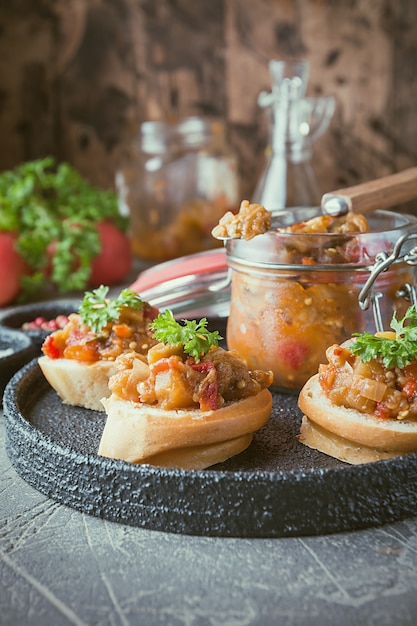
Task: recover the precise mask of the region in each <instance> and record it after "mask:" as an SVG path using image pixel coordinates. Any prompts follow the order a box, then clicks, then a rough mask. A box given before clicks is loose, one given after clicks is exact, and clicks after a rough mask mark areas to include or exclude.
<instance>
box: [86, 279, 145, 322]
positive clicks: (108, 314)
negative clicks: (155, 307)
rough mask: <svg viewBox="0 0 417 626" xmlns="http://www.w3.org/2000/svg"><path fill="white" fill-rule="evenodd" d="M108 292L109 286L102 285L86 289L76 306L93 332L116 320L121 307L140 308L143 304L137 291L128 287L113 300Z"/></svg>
mask: <svg viewBox="0 0 417 626" xmlns="http://www.w3.org/2000/svg"><path fill="white" fill-rule="evenodd" d="M108 292H109V288H108V287H106V286H104V285H100V287H97V289H94V290H93V291H86V292H85V294H84V298H83V300H82V302H81V304H80V306H79V308H78V313H79V314H80V316H81V319H82V321H83V323H84V324H86V325H87V326H89V327H90V328H91V330H92V331H93V332H95V333H99V332H100V331H101V329H102V328H104V326H106V325H107V324H108V323H109V322H115V321H116V320H118V319H119V317H120V312H121V310H122V308H123V307H125V306H128V307H131V308H133V309H141V308H143V306H144V304H145V303H144V301H143V300H142V299H141V298H140V296H138V294H137V293H134V292H133V291H130V290H129V289H123V290H122V291H121V293H120V295H118V296H117V298H114V299H113V300H111V299H109V298H108V297H107V294H108Z"/></svg>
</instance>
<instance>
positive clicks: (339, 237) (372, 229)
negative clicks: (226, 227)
mask: <svg viewBox="0 0 417 626" xmlns="http://www.w3.org/2000/svg"><path fill="white" fill-rule="evenodd" d="M314 214H316V215H317V208H304V207H303V208H299V209H298V208H295V209H294V208H293V209H291V211H288V212H282V214H281V215H279V216H278V215H275V216H274V224H273V225H274V226H276V222H277V221H278V225H280V226H284V228H279V229H278V230H276V229H275V228H272V227H271V229H270V230H268V231H267V232H265V233H263V234H260V235H257V236H256V237H254V238H253V239H251V240H244V239H230V240H228V241H227V242H226V251H227V261H228V266H229V269H230V274H231V301H230V315H229V318H228V322H227V344H228V348H229V349H235V350H237V351H238V352H239V354H240V355H241V356H242V357H243V358H244V359H246V361H247V363H248V365H249V367H250V368H252V369H258V368H260V369H267V370H272V372H273V374H274V382H273V385H274V386H275V387H278V388H281V389H284V390H294V391H297V390H299V389H300V388H301V387H302V386H303V384H304V383H305V382H306V381H307V380H308V378H310V377H311V376H312V375H313V374H316V373H317V370H318V366H319V364H320V363H324V362H325V351H326V349H327V348H328V347H329V346H331V345H332V344H334V343H338V344H340V343H342V342H343V341H345V340H347V339H350V337H351V336H352V334H353V333H356V332H363V331H365V330H366V331H369V332H375V330H377V329H376V327H375V310H374V309H372V307H368V308H362V307H360V306H359V295H360V294H361V291H362V290H363V288H364V285H365V284H366V283H367V281H368V279H369V276H370V272H371V270H372V267H373V265H374V263H375V258H376V257H377V255H378V254H379V255H381V254H382V255H385V256H386V255H390V254H391V252H392V250H393V248H394V246H395V244H396V242H397V241H398V240H399V238H400V237H402V236H403V235H405V234H406V233H408V232H410V231H416V229H417V224H416V222H417V218H416V217H414V216H411V215H404V214H399V213H394V212H390V211H375V212H374V213H373V214H372V216H369V217H368V218H367V219H368V223H369V232H357V233H337V234H336V233H319V232H302V231H301V230H297V229H295V230H294V232H284V231H285V224H287V223H288V224H289V223H295V222H298V223H302V222H303V221H304V220H309V219H310V218H312V217H313V215H314ZM413 283H414V274H413V269H412V267H410V264H409V263H407V262H406V261H405V260H404V257H403V256H401V257H399V258H398V259H396V260H395V262H394V263H392V265H391V266H390V267H389V268H387V269H386V271H384V272H382V273H381V274H380V275H379V276H378V278H377V279H376V281H375V284H374V285H373V288H374V293H378V312H379V315H380V319H381V320H382V324H383V325H384V327H385V328H387V329H388V328H389V323H390V321H391V319H392V314H393V311H394V310H396V311H397V315H398V316H400V315H403V314H404V313H405V311H406V309H407V308H408V306H410V302H409V301H407V299H406V298H404V289H403V287H404V285H410V284H413ZM379 296H380V297H379Z"/></svg>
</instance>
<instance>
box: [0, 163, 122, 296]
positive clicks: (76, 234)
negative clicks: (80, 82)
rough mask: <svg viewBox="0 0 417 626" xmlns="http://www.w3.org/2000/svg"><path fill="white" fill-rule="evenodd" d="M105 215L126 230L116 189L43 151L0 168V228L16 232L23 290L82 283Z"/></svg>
mask: <svg viewBox="0 0 417 626" xmlns="http://www.w3.org/2000/svg"><path fill="white" fill-rule="evenodd" d="M106 219H110V220H111V221H112V222H113V223H114V224H115V225H116V226H117V227H118V228H120V229H121V230H122V231H126V229H127V226H128V218H125V217H123V216H122V215H121V214H120V211H119V205H118V200H117V195H116V193H115V192H114V191H107V190H102V189H98V188H96V187H94V186H93V185H91V184H90V183H89V182H87V181H86V180H84V179H83V178H82V176H81V175H80V174H79V173H78V172H77V171H76V170H75V169H73V168H72V167H71V166H70V165H68V163H60V164H58V163H56V161H55V159H54V158H53V157H46V158H44V159H38V160H34V161H28V162H26V163H23V164H21V165H19V166H18V167H16V168H15V169H14V170H8V171H5V172H2V173H1V174H0V231H6V232H10V231H13V232H16V233H17V241H16V249H17V251H18V252H19V254H20V255H21V256H22V257H23V259H24V260H25V261H26V263H27V264H28V266H29V267H30V269H31V271H32V275H31V276H30V275H29V276H25V277H22V281H21V282H22V287H23V290H24V296H27V295H29V294H30V293H31V292H33V291H34V290H41V289H43V288H45V287H48V286H49V285H50V284H52V285H53V286H54V287H56V288H57V289H58V291H61V292H65V291H71V290H80V289H85V288H86V287H87V285H88V279H89V276H90V274H91V262H92V260H93V259H94V258H95V257H96V256H97V255H98V254H99V253H100V251H101V241H100V235H99V233H98V230H97V223H98V222H99V221H103V220H106ZM51 243H53V245H54V253H53V255H52V268H50V264H49V263H48V254H47V253H46V252H45V250H47V249H48V246H49V244H51ZM50 270H51V271H50ZM31 283H32V284H31Z"/></svg>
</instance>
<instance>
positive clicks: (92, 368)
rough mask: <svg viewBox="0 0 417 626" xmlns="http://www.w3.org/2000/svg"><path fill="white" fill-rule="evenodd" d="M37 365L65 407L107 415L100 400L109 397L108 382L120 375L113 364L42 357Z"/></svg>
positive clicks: (112, 362)
mask: <svg viewBox="0 0 417 626" xmlns="http://www.w3.org/2000/svg"><path fill="white" fill-rule="evenodd" d="M38 363H39V367H40V368H41V370H42V372H43V374H44V376H45V378H46V380H47V381H48V382H49V384H50V385H51V387H53V388H54V389H55V391H56V392H57V394H58V395H59V397H60V398H61V400H62V402H63V403H64V404H71V405H73V406H82V407H84V408H86V409H93V410H95V411H104V407H103V404H102V403H101V399H102V398H105V397H108V396H109V395H110V390H109V386H108V385H109V378H110V376H112V375H113V374H115V373H116V371H117V369H116V366H115V364H114V361H104V360H103V361H96V362H95V363H91V364H86V363H81V362H80V361H76V360H74V359H50V358H49V357H47V356H41V357H39V359H38Z"/></svg>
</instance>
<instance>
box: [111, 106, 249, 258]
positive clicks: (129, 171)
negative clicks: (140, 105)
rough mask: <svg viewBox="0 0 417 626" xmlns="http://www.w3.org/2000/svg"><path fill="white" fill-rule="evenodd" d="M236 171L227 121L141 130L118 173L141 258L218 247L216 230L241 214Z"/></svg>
mask: <svg viewBox="0 0 417 626" xmlns="http://www.w3.org/2000/svg"><path fill="white" fill-rule="evenodd" d="M237 166H238V164H237V157H236V155H235V153H234V151H233V150H232V148H231V147H230V145H229V143H228V141H227V137H226V128H225V126H224V124H223V122H222V121H221V120H218V119H211V118H201V117H188V118H185V119H183V120H181V121H179V122H177V123H170V122H166V121H159V122H158V121H148V122H144V123H143V124H141V126H140V129H139V130H138V131H136V132H135V133H133V135H132V137H131V138H130V139H129V141H128V142H127V143H126V146H125V151H124V155H123V158H122V159H121V162H120V166H119V168H118V171H117V173H116V187H117V191H118V197H119V205H120V210H121V212H122V213H125V214H127V215H128V216H129V218H130V238H131V244H132V250H133V253H134V255H135V256H136V257H137V258H139V259H142V260H145V261H150V262H158V261H166V260H170V259H174V258H177V257H181V256H185V255H187V254H193V253H197V252H200V251H203V250H208V249H210V248H214V247H216V246H218V245H219V243H218V242H217V241H216V240H215V239H213V237H212V236H211V229H212V228H213V226H214V225H215V224H216V223H217V221H218V220H219V218H220V217H221V216H222V215H223V214H224V213H225V212H226V211H228V210H231V211H236V210H237V208H238V198H239V192H238V167H237Z"/></svg>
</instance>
